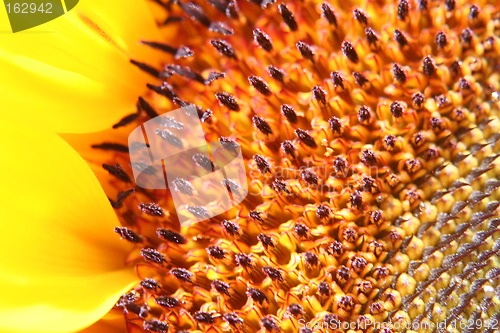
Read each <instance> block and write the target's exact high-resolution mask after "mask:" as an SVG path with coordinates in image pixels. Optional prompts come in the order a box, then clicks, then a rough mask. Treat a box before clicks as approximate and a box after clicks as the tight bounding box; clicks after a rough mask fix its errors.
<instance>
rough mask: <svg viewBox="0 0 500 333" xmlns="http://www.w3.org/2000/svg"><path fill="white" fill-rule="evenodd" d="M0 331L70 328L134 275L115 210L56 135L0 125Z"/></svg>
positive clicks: (99, 312) (93, 317) (107, 302)
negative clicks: (117, 230) (116, 228)
mask: <svg viewBox="0 0 500 333" xmlns="http://www.w3.org/2000/svg"><path fill="white" fill-rule="evenodd" d="M0 156H1V158H2V162H1V163H0V174H1V175H2V177H3V179H2V188H1V192H0V212H1V213H0V214H1V217H0V221H1V222H0V223H1V233H0V252H1V253H2V255H1V257H0V267H1V268H0V286H2V297H1V298H0V332H9V333H14V332H31V333H33V332H51V333H56V332H71V331H77V330H79V329H82V328H84V327H86V326H88V325H90V324H92V323H94V322H96V321H97V320H98V319H99V318H101V317H102V316H104V315H105V314H106V313H107V312H108V311H109V309H110V308H111V307H112V306H113V305H114V303H115V302H116V300H117V298H118V297H119V295H121V294H122V293H124V292H125V291H126V290H127V289H129V287H130V286H131V285H132V284H133V283H134V282H135V280H136V277H135V274H134V272H133V270H132V269H131V268H126V267H124V259H125V256H126V254H127V251H128V245H127V244H124V242H123V241H121V240H120V239H119V237H117V235H116V234H115V233H114V231H113V227H114V226H116V225H119V222H118V220H117V217H116V215H115V213H114V212H113V210H112V209H111V207H110V205H109V202H108V200H107V198H106V196H105V194H104V192H103V191H102V189H101V187H100V185H99V183H98V182H97V180H96V178H95V176H94V175H93V174H92V172H91V171H90V169H89V168H88V166H87V165H86V163H85V162H84V161H83V159H82V158H81V157H80V156H79V155H78V154H77V153H76V152H75V151H74V150H73V149H72V148H71V147H70V146H69V145H68V144H67V143H66V142H64V141H63V140H62V139H61V138H60V137H59V136H57V135H55V134H51V133H48V132H43V131H40V130H35V129H30V128H27V127H22V128H21V127H17V128H16V127H15V126H6V125H2V126H0Z"/></svg>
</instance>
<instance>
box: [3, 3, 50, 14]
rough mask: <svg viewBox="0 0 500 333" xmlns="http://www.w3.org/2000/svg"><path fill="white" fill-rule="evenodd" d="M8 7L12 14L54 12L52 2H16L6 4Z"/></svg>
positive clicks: (8, 11)
mask: <svg viewBox="0 0 500 333" xmlns="http://www.w3.org/2000/svg"><path fill="white" fill-rule="evenodd" d="M5 6H6V7H7V13H9V14H11V13H14V14H34V13H45V14H52V4H51V3H50V2H46V3H34V2H31V3H30V2H15V3H7V4H5Z"/></svg>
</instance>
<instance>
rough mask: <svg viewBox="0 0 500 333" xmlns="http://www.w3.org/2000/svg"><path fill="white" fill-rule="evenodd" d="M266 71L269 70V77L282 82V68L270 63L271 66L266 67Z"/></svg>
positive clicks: (283, 76) (283, 72)
mask: <svg viewBox="0 0 500 333" xmlns="http://www.w3.org/2000/svg"><path fill="white" fill-rule="evenodd" d="M267 71H268V72H269V75H271V77H272V78H273V79H275V80H276V81H279V82H281V83H283V81H284V78H285V71H284V70H282V69H281V68H278V67H275V66H272V65H271V66H269V67H267Z"/></svg>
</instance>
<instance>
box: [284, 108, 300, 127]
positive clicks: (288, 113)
mask: <svg viewBox="0 0 500 333" xmlns="http://www.w3.org/2000/svg"><path fill="white" fill-rule="evenodd" d="M281 112H282V113H283V115H284V116H285V117H286V119H287V120H288V121H289V122H290V123H292V124H295V123H296V122H297V114H296V113H295V110H294V109H293V107H292V106H290V105H288V104H283V105H282V106H281Z"/></svg>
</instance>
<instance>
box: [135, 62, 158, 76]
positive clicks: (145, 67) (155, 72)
mask: <svg viewBox="0 0 500 333" xmlns="http://www.w3.org/2000/svg"><path fill="white" fill-rule="evenodd" d="M130 62H131V63H132V64H133V65H135V66H137V67H138V68H139V69H140V70H142V71H144V72H146V73H148V74H150V75H151V76H153V77H155V78H159V77H160V72H159V71H158V70H157V69H156V68H154V67H152V66H150V65H148V64H145V63H143V62H139V61H136V60H133V59H130Z"/></svg>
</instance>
